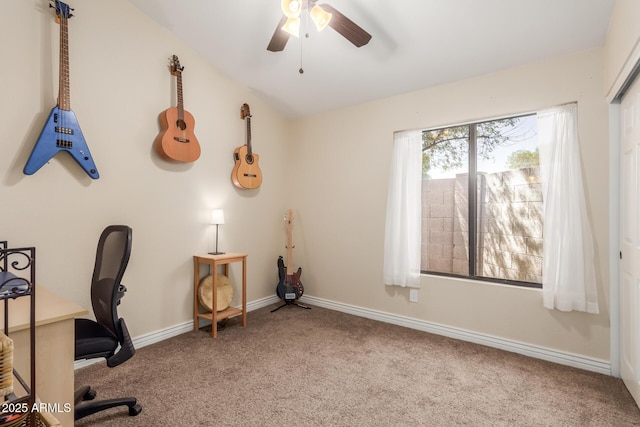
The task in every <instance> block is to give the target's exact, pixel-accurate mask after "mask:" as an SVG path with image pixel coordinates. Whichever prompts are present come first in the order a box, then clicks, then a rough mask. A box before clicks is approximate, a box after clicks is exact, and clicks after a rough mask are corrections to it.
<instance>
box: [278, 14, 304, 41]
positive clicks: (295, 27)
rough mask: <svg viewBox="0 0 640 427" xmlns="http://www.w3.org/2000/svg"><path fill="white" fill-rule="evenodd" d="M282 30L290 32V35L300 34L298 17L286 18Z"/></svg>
mask: <svg viewBox="0 0 640 427" xmlns="http://www.w3.org/2000/svg"><path fill="white" fill-rule="evenodd" d="M282 30H284V31H286V32H287V33H289V34H291V35H292V36H296V37H299V36H300V18H297V17H296V18H288V19H287V22H285V23H284V25H283V26H282Z"/></svg>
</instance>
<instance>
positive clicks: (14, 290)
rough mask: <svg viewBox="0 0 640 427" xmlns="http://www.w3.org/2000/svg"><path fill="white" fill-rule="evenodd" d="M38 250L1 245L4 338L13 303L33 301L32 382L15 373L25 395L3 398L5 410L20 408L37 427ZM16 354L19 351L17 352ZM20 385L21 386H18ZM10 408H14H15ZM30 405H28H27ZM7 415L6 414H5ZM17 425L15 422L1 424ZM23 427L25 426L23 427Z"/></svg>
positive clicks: (1, 242) (0, 264)
mask: <svg viewBox="0 0 640 427" xmlns="http://www.w3.org/2000/svg"><path fill="white" fill-rule="evenodd" d="M35 276H36V250H35V248H34V247H24V248H9V247H8V245H7V242H6V241H0V301H2V303H3V304H4V319H3V321H4V326H3V328H2V329H3V331H4V334H5V335H6V336H7V337H9V336H10V334H9V301H11V300H15V299H16V298H24V297H29V298H30V301H29V303H30V304H29V308H30V310H29V342H30V344H29V350H30V354H31V356H30V360H29V362H30V368H29V371H30V374H31V375H30V381H29V383H27V381H25V380H24V379H23V378H22V376H21V375H20V374H19V373H18V371H17V370H16V369H15V368H14V369H13V380H14V387H16V386H18V384H19V387H21V388H22V390H23V391H24V395H20V396H18V395H16V394H15V392H13V393H9V394H7V395H5V396H3V404H4V407H5V408H11V407H13V408H19V409H20V411H19V412H28V415H27V416H26V422H27V424H26V425H27V426H30V427H33V426H35V425H36V424H35V422H36V414H35V412H31V410H32V408H34V404H35V402H36V358H35V356H36V351H35V348H36V346H35V343H36V334H35V325H36V318H35V313H36V299H35V298H36V287H35ZM14 351H15V349H14ZM16 382H17V383H16ZM14 390H15V389H14ZM8 404H12V405H11V407H10V406H8ZM25 404H26V405H25ZM2 415H5V414H2ZM3 424H7V425H13V424H14V422H13V421H5V422H4V423H3V422H0V426H2V425H3ZM21 425H22V424H21Z"/></svg>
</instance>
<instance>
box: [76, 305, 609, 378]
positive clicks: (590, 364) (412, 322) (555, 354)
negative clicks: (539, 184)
mask: <svg viewBox="0 0 640 427" xmlns="http://www.w3.org/2000/svg"><path fill="white" fill-rule="evenodd" d="M279 301H280V299H279V298H278V297H277V296H275V295H273V296H271V297H267V298H262V299H259V300H256V301H252V302H250V303H247V311H254V310H257V309H259V308H262V307H266V306H268V305H271V304H275V303H277V302H279ZM300 302H301V303H305V304H310V305H315V306H318V307H323V308H327V309H330V310H335V311H340V312H342V313H347V314H352V315H354V316H360V317H365V318H367V319H372V320H378V321H380V322H385V323H391V324H394V325H398V326H404V327H406V328H411V329H417V330H419V331H424V332H429V333H432V334H436V335H442V336H445V337H449V338H455V339H459V340H462V341H468V342H472V343H476V344H481V345H486V346H488V347H493V348H499V349H501V350H505V351H510V352H512V353H518V354H522V355H525V356H529V357H534V358H536V359H541V360H546V361H549V362H554V363H558V364H561V365H566V366H571V367H574V368H579V369H584V370H587V371H592V372H598V373H600V374H604V375H611V363H610V362H608V361H606V360H601V359H595V358H590V357H585V356H580V355H576V354H571V353H567V352H563V351H558V350H553V349H548V348H545V347H540V346H536V345H532V344H527V343H522V342H518V341H513V340H509V339H505V338H500V337H495V336H491V335H487V334H481V333H478V332H473V331H468V330H465V329H460V328H454V327H452V326H447V325H441V324H438V323H434V322H427V321H425V320H418V319H414V318H411V317H406V316H400V315H397V314H390V313H385V312H383V311H377V310H371V309H368V308H362V307H358V306H354V305H350V304H343V303H338V302H334V301H329V300H326V299H323V298H317V297H313V296H308V295H303V296H302V297H301V298H300ZM191 330H193V321H192V320H189V321H186V322H183V323H180V324H177V325H174V326H170V327H168V328H165V329H162V330H159V331H155V332H151V333H148V334H145V335H141V336H139V337H136V338H134V339H133V345H134V347H135V348H142V347H145V346H147V345H151V344H154V343H157V342H160V341H163V340H166V339H168V338H171V337H174V336H176V335H180V334H184V333H186V332H189V331H191ZM100 360H102V359H94V360H80V361H77V362H75V363H74V368H75V369H79V368H83V367H85V366H89V365H91V364H93V363H96V362H99V361H100Z"/></svg>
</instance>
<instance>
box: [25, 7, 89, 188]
mask: <svg viewBox="0 0 640 427" xmlns="http://www.w3.org/2000/svg"><path fill="white" fill-rule="evenodd" d="M54 4H55V9H56V21H58V22H59V23H60V85H59V88H58V104H57V105H56V106H55V107H53V109H52V110H51V113H50V114H49V118H48V119H47V123H45V125H44V127H43V128H42V132H40V136H39V137H38V141H36V145H35V146H34V147H33V151H31V156H29V160H27V164H26V165H25V167H24V173H25V174H26V175H33V174H34V173H36V172H37V171H38V169H40V168H41V167H42V166H43V165H44V164H45V163H47V162H48V161H49V160H51V158H52V157H53V156H55V155H56V154H58V153H59V152H60V151H64V152H67V153H69V155H71V157H73V158H74V160H75V161H76V162H78V164H79V165H80V166H81V167H82V169H84V171H85V172H86V173H87V175H89V176H90V177H91V178H93V179H98V178H99V177H100V175H98V169H97V168H96V164H95V163H94V161H93V158H91V153H90V152H89V147H88V146H87V143H86V141H85V140H84V136H83V135H82V131H81V130H80V125H79V124H78V119H76V115H75V114H74V113H73V111H71V99H70V92H69V36H68V34H69V32H68V27H67V22H68V19H69V18H70V17H71V16H73V15H71V13H70V11H71V8H70V7H69V6H68V5H67V4H65V3H63V2H61V1H59V0H54ZM50 7H53V5H50Z"/></svg>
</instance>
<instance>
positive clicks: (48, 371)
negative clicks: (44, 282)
mask: <svg viewBox="0 0 640 427" xmlns="http://www.w3.org/2000/svg"><path fill="white" fill-rule="evenodd" d="M29 300H30V298H29V297H24V298H18V299H15V300H10V301H9V336H10V338H11V339H12V340H13V345H14V358H13V365H14V367H15V368H16V369H17V370H18V372H20V375H22V377H23V378H24V379H25V381H27V383H28V382H29V381H30V380H31V373H30V372H29V363H30V362H29ZM87 313H88V311H87V310H85V309H84V308H82V307H80V306H79V305H77V304H75V303H73V302H70V301H67V300H65V299H63V298H61V297H59V296H58V295H56V294H54V293H53V292H51V291H50V290H48V289H47V288H45V287H43V286H38V285H36V395H37V396H38V398H40V400H41V401H42V402H43V403H47V404H51V405H52V406H54V405H55V404H57V405H56V406H57V407H58V408H60V411H58V412H54V413H52V415H53V416H54V417H56V418H57V419H58V421H60V424H61V425H62V426H64V427H67V426H69V427H71V426H73V391H74V374H73V360H74V352H75V350H74V340H75V322H74V319H75V318H76V317H80V316H84V315H86V314H87ZM2 316H4V304H0V318H2ZM65 404H66V405H67V409H69V408H70V410H65Z"/></svg>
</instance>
